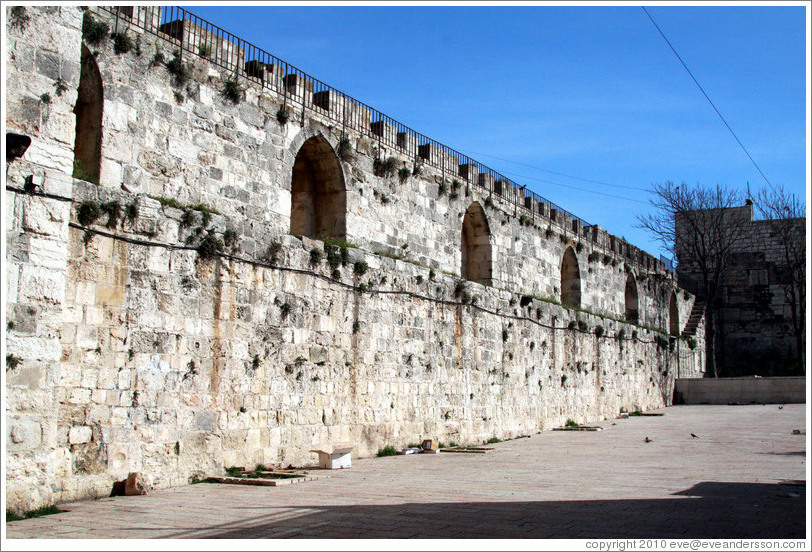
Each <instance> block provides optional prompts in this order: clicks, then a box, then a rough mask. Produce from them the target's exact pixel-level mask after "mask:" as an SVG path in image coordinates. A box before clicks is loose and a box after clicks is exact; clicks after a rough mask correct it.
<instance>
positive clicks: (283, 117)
mask: <svg viewBox="0 0 812 552" xmlns="http://www.w3.org/2000/svg"><path fill="white" fill-rule="evenodd" d="M276 120H277V121H279V124H280V125H283V126H284V125H286V124H288V120H290V111H288V110H287V108H285V107H280V108H279V109H278V110H277V112H276Z"/></svg>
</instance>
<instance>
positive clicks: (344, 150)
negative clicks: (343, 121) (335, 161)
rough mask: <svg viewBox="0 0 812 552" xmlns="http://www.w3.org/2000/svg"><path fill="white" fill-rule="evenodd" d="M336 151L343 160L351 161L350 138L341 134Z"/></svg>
mask: <svg viewBox="0 0 812 552" xmlns="http://www.w3.org/2000/svg"><path fill="white" fill-rule="evenodd" d="M336 152H337V153H338V156H339V157H340V158H341V159H343V160H344V161H352V158H353V157H352V144H351V143H350V139H349V138H347V137H346V136H342V137H341V140H339V141H338V147H337V148H336Z"/></svg>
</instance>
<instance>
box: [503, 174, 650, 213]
mask: <svg viewBox="0 0 812 552" xmlns="http://www.w3.org/2000/svg"><path fill="white" fill-rule="evenodd" d="M502 173H503V174H504V175H505V176H513V177H515V178H523V179H526V180H535V181H536V182H543V183H544V184H551V185H553V186H561V187H562V188H569V189H570V190H578V191H579V192H585V193H587V194H596V195H601V196H605V197H612V198H615V199H622V200H623V201H631V202H634V203H642V204H643V205H649V202H648V201H641V200H639V199H629V198H627V197H621V196H616V195H612V194H607V193H604V192H596V191H595V190H587V189H585V188H578V187H577V186H570V185H568V184H561V183H559V182H552V181H550V180H544V179H542V178H534V177H532V176H527V175H523V174H516V173H511V172H508V171H502ZM634 189H635V190H639V189H640V188H634Z"/></svg>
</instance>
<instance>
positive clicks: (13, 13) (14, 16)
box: [8, 6, 31, 31]
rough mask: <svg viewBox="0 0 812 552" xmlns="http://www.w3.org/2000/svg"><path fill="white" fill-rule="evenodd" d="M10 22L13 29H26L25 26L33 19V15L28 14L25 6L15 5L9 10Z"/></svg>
mask: <svg viewBox="0 0 812 552" xmlns="http://www.w3.org/2000/svg"><path fill="white" fill-rule="evenodd" d="M8 15H9V24H10V25H11V28H12V29H19V30H21V31H24V30H25V28H26V27H27V26H28V23H29V22H30V21H31V16H30V15H28V13H27V11H26V9H25V8H24V7H23V6H13V7H12V8H11V9H10V10H9V14H8Z"/></svg>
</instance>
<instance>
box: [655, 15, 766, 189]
mask: <svg viewBox="0 0 812 552" xmlns="http://www.w3.org/2000/svg"><path fill="white" fill-rule="evenodd" d="M640 7H641V8H643V11H644V12H646V15H647V16H648V18H649V19H651V22H652V23H653V24H654V27H656V29H657V30H658V31H659V32H660V35H661V36H662V37H663V40H665V43H666V44H668V47H669V48H671V51H672V52H674V55H675V56H677V59H678V60H679V62H680V63H681V64H682V66H683V67H685V70H686V71H688V74H689V75H691V78H692V79H693V80H694V83H695V84H696V85H697V87H699V90H700V91H701V92H702V95H704V96H705V99H706V100H708V103H710V104H711V107H712V108H713V110H714V111H715V112H716V114H717V115H719V118H720V119H722V122H723V123H724V124H725V126H726V127H727V129H728V130H729V131H730V134H732V135H733V138H735V139H736V142H738V144H739V146H741V148H742V150H743V151H744V153H745V154H746V155H747V157H748V158H749V159H750V161H752V162H753V165H754V166H755V167H756V170H757V171H758V173H759V174H760V175H761V177H762V178H763V179H764V181H765V182H766V183H767V185H769V186H770V188H772V190H773V191H775V188H773V185H772V183H771V182H770V181H769V179H768V178H767V177H766V176H765V174H764V173H763V172H762V170H761V168H760V167H759V166H758V163H756V160H755V159H753V156H751V155H750V152H748V151H747V148H745V147H744V144H742V142H741V140H739V137H738V136H736V133H735V132H733V129H732V128H730V125H729V124H727V121H726V120H725V118H724V117H722V114H721V113H719V110H718V109H716V106H715V105H714V104H713V102H712V101H711V99H710V97H709V96H708V94H707V93H706V92H705V89H704V88H702V85H701V84H699V81H698V80H696V77H694V74H693V73H691V70H690V69H688V66H687V65H685V62H684V61H682V58H681V57H680V55H679V54H678V53H677V50H676V49H674V46H672V45H671V42H670V41H669V40H668V38H667V37H666V36H665V33H664V32H663V31H662V29H660V26H659V25H657V22H656V21H654V18H653V17H651V14H650V13H649V12H648V10H647V9H646V7H645V6H640Z"/></svg>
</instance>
